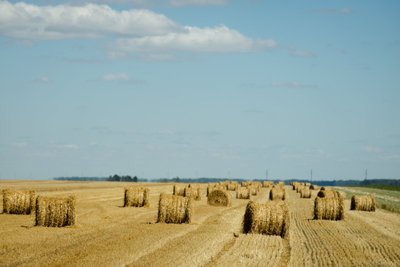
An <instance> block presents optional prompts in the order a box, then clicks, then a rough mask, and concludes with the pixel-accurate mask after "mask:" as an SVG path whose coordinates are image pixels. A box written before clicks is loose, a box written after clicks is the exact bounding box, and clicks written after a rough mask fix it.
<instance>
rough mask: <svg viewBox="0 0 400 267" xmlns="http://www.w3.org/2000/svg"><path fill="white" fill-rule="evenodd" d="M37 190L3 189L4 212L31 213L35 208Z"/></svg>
mask: <svg viewBox="0 0 400 267" xmlns="http://www.w3.org/2000/svg"><path fill="white" fill-rule="evenodd" d="M35 204H36V203H35V191H33V190H26V191H17V190H10V189H4V190H3V213H8V214H31V213H32V212H33V211H34V210H35Z"/></svg>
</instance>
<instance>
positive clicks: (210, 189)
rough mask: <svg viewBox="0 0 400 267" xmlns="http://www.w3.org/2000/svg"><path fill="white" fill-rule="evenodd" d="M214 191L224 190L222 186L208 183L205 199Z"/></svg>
mask: <svg viewBox="0 0 400 267" xmlns="http://www.w3.org/2000/svg"><path fill="white" fill-rule="evenodd" d="M214 190H226V187H225V186H224V185H220V184H212V183H209V184H208V186H207V197H208V195H209V194H210V193H211V192H212V191H214Z"/></svg>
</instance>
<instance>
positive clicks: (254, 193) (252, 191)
mask: <svg viewBox="0 0 400 267" xmlns="http://www.w3.org/2000/svg"><path fill="white" fill-rule="evenodd" d="M246 188H247V189H249V191H250V194H251V195H252V196H257V194H258V192H259V190H258V189H257V187H255V186H254V185H248V186H247V187H246Z"/></svg>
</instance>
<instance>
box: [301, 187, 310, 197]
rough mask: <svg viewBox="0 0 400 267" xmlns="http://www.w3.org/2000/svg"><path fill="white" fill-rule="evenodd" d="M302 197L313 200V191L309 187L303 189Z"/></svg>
mask: <svg viewBox="0 0 400 267" xmlns="http://www.w3.org/2000/svg"><path fill="white" fill-rule="evenodd" d="M300 197H301V198H311V191H310V189H309V188H308V187H303V188H302V189H301V190H300Z"/></svg>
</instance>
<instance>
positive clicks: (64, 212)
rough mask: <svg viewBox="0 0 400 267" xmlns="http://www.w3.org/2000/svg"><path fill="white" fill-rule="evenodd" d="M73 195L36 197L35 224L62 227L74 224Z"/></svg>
mask: <svg viewBox="0 0 400 267" xmlns="http://www.w3.org/2000/svg"><path fill="white" fill-rule="evenodd" d="M75 202H76V200H75V197H74V196H69V197H44V196H38V197H37V198H36V218H35V221H36V226H47V227H63V226H70V225H75V223H76V214H75Z"/></svg>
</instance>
